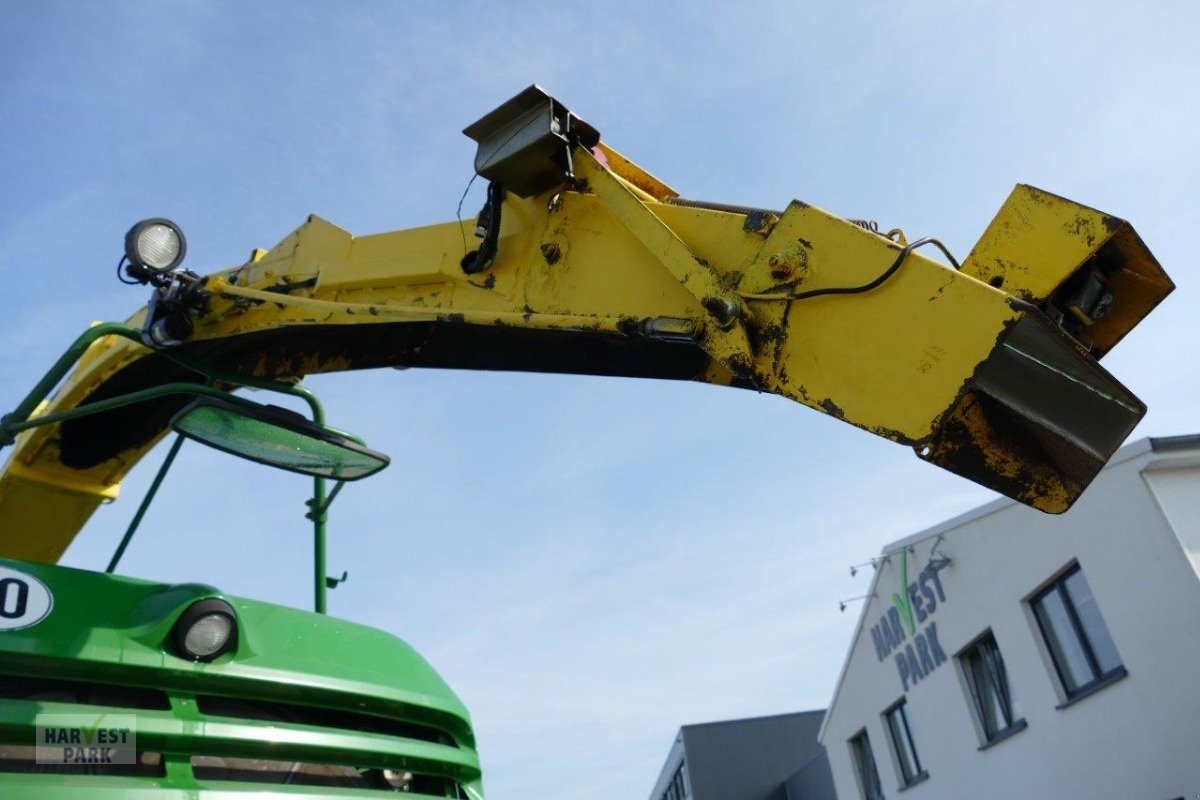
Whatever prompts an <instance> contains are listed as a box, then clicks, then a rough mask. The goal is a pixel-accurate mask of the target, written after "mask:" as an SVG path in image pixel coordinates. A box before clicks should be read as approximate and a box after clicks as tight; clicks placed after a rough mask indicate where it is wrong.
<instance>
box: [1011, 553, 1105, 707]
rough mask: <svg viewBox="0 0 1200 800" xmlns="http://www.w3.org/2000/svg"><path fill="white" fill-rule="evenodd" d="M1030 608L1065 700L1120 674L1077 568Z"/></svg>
mask: <svg viewBox="0 0 1200 800" xmlns="http://www.w3.org/2000/svg"><path fill="white" fill-rule="evenodd" d="M1029 604H1030V606H1031V607H1032V608H1033V615H1034V617H1035V618H1036V619H1037V623H1038V628H1040V629H1041V632H1042V638H1044V639H1045V640H1046V647H1047V648H1048V649H1049V651H1050V658H1051V660H1052V661H1053V662H1054V669H1055V671H1056V672H1057V673H1058V678H1059V680H1060V681H1061V682H1062V686H1063V689H1064V691H1066V694H1067V699H1068V700H1069V699H1072V698H1075V697H1077V696H1079V695H1081V694H1083V693H1085V692H1087V691H1088V690H1090V689H1092V688H1093V687H1096V686H1098V685H1099V684H1100V683H1102V682H1103V681H1106V680H1108V679H1110V678H1115V677H1117V676H1118V675H1123V674H1124V668H1123V667H1122V666H1121V657H1120V656H1119V655H1118V654H1117V646H1116V645H1115V644H1113V640H1112V636H1111V635H1110V634H1109V632H1108V626H1107V625H1105V624H1104V617H1102V616H1101V615H1100V608H1099V606H1097V605H1096V598H1095V597H1094V596H1093V595H1092V589H1091V587H1090V586H1088V582H1087V578H1085V577H1083V571H1082V570H1080V569H1079V565H1075V566H1074V567H1073V568H1071V569H1070V570H1068V571H1067V572H1066V573H1064V574H1063V575H1062V577H1060V578H1058V579H1057V580H1055V581H1054V583H1052V584H1050V585H1049V586H1047V587H1046V588H1045V589H1043V590H1041V591H1040V592H1038V593H1037V594H1036V595H1034V597H1033V599H1032V600H1030V601H1029Z"/></svg>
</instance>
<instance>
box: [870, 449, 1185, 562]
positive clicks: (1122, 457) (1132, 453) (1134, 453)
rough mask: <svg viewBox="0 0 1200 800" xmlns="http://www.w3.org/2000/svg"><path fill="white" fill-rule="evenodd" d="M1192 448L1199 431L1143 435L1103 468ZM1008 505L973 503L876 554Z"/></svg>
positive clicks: (1006, 500) (1012, 502)
mask: <svg viewBox="0 0 1200 800" xmlns="http://www.w3.org/2000/svg"><path fill="white" fill-rule="evenodd" d="M1192 448H1200V434H1198V433H1189V434H1185V435H1182V436H1145V437H1143V438H1141V439H1137V440H1135V441H1132V442H1130V443H1129V444H1126V445H1123V446H1122V447H1121V448H1120V449H1119V450H1117V452H1115V453H1113V455H1112V458H1110V459H1109V460H1108V463H1107V464H1105V465H1104V469H1111V468H1112V467H1115V466H1117V465H1118V464H1123V463H1124V462H1126V461H1129V460H1130V459H1133V458H1138V457H1139V456H1144V455H1146V454H1148V453H1165V452H1178V451H1180V450H1190V449H1192ZM1101 471H1103V470H1101ZM1012 505H1017V501H1016V500H1011V499H1009V498H1007V497H997V498H996V499H995V500H992V501H990V502H987V503H984V504H983V505H981V506H976V507H975V508H972V509H971V510H970V511H966V512H963V513H962V514H959V515H958V516H955V517H951V518H950V519H948V520H946V521H944V522H939V523H938V524H937V525H934V526H933V527H930V528H926V529H924V530H921V531H917V532H916V533H913V534H910V535H909V536H905V537H904V538H903V539H897V540H896V541H894V542H892V543H890V544H886V545H884V546H883V549H882V550H881V551H880V555H888V554H889V553H894V552H896V551H897V550H899V549H900V548H902V547H907V546H908V545H911V544H916V543H917V542H920V541H924V540H925V539H928V538H930V537H933V536H937V535H938V534H939V533H945V532H946V531H949V530H953V529H954V528H958V527H960V526H962V525H966V524H967V523H968V522H974V521H975V520H977V519H982V518H984V517H986V516H988V515H989V514H995V513H996V512H997V511H999V510H1001V509H1003V508H1008V507H1009V506H1012Z"/></svg>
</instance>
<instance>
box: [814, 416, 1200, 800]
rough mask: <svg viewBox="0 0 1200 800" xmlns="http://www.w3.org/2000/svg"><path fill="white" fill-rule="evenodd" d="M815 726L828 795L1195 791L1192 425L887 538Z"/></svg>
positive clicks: (1007, 799) (1199, 764)
mask: <svg viewBox="0 0 1200 800" xmlns="http://www.w3.org/2000/svg"><path fill="white" fill-rule="evenodd" d="M910 615H911V616H910ZM818 738H819V740H820V741H821V743H822V744H823V745H824V747H825V749H826V750H827V753H828V758H829V763H830V766H831V769H832V773H833V779H834V783H835V785H836V788H837V795H838V797H839V798H840V799H841V800H855V799H857V798H863V799H864V800H875V798H879V797H889V798H894V797H896V796H897V795H899V794H900V793H901V792H902V793H903V794H904V797H905V798H911V799H912V800H926V799H927V798H968V797H969V798H972V800H986V799H987V798H998V799H999V798H1004V800H1011V798H1088V800H1104V799H1105V798H1114V800H1117V799H1119V800H1130V799H1131V798H1137V799H1138V800H1171V799H1172V798H1181V797H1189V798H1190V797H1195V796H1196V795H1197V794H1198V793H1200V436H1182V437H1173V438H1168V439H1144V440H1141V441H1139V442H1136V443H1133V444H1131V445H1127V446H1126V447H1124V448H1122V449H1121V450H1120V451H1119V452H1118V453H1117V455H1116V456H1114V458H1113V460H1112V461H1111V462H1110V464H1109V465H1108V466H1107V467H1106V468H1105V469H1104V470H1103V471H1102V472H1101V473H1100V475H1099V476H1098V477H1097V478H1096V481H1095V483H1094V484H1093V485H1092V486H1091V487H1090V488H1089V489H1088V490H1087V491H1086V492H1085V493H1084V495H1083V497H1082V498H1081V499H1080V500H1079V501H1078V502H1077V504H1076V505H1075V507H1074V508H1073V509H1072V510H1071V511H1070V512H1068V513H1067V514H1065V515H1063V516H1059V517H1054V516H1047V515H1043V514H1041V513H1039V512H1037V511H1033V510H1030V509H1028V508H1025V507H1023V506H1021V505H1018V504H1016V503H1014V502H1012V501H1010V500H998V501H995V502H993V503H989V504H988V505H985V506H982V507H981V508H978V509H976V510H975V511H972V512H970V513H968V514H965V515H963V516H961V517H958V518H956V519H952V520H950V521H948V522H946V523H943V524H941V525H938V526H937V527H934V528H931V529H929V530H927V531H924V532H922V533H919V534H917V535H915V536H911V537H909V538H907V539H903V540H901V541H899V542H896V543H894V544H892V545H889V546H888V547H885V548H884V551H883V555H882V557H881V560H880V561H879V562H878V564H877V569H876V571H875V576H874V580H873V583H872V585H871V592H870V597H868V599H867V601H866V603H865V606H864V608H863V612H862V617H861V618H860V619H859V623H858V627H857V629H856V631H855V635H854V639H853V643H852V645H851V649H850V653H849V654H848V656H847V659H846V663H845V665H844V667H843V670H842V674H841V677H840V678H839V680H838V684H837V688H836V689H835V692H834V696H833V700H832V703H831V705H830V708H829V712H828V714H827V715H826V717H825V721H824V724H823V725H822V727H821V730H820V733H819V737H818Z"/></svg>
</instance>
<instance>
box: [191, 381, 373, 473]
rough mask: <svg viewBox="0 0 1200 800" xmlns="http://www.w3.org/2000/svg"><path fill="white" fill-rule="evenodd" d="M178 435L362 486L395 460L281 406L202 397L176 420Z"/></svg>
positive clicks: (289, 467) (268, 461)
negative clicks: (361, 483)
mask: <svg viewBox="0 0 1200 800" xmlns="http://www.w3.org/2000/svg"><path fill="white" fill-rule="evenodd" d="M171 427H172V428H173V429H174V430H175V431H177V432H178V433H180V434H182V435H184V436H186V437H188V438H189V439H195V440H196V441H198V442H203V443H204V444H206V445H208V446H209V447H215V448H216V449H218V450H223V451H225V452H226V453H232V454H233V455H235V456H241V457H242V458H246V459H249V460H251V461H255V462H258V463H259V464H266V465H268V466H271V467H278V468H279V469H285V470H288V471H289V472H299V473H301V474H304V475H312V476H313V477H317V478H332V479H334V480H339V481H356V480H358V479H359V478H365V477H367V476H368V475H374V474H375V473H376V472H378V471H379V470H381V469H383V468H384V467H386V466H387V465H388V464H389V463H390V462H391V460H390V459H389V458H388V457H387V456H385V455H384V454H383V453H377V452H375V451H374V450H369V449H367V448H366V447H363V446H362V445H361V444H358V443H357V442H353V441H351V440H350V439H348V438H347V437H345V436H343V435H342V434H339V433H337V432H335V431H332V430H330V429H328V428H324V427H321V426H320V425H316V424H314V423H312V422H310V421H309V420H307V419H305V418H304V417H302V416H301V415H300V414H297V413H296V412H294V411H289V410H288V409H286V408H279V407H278V406H263V405H259V404H257V403H251V402H249V401H246V400H241V399H240V398H238V399H237V400H236V401H235V400H234V399H232V398H231V399H230V400H223V399H220V398H216V397H201V398H199V399H197V400H196V401H195V402H193V403H191V404H190V405H188V406H187V407H186V408H184V409H183V410H182V411H180V412H179V413H178V414H176V415H175V417H174V418H173V419H172V420H171Z"/></svg>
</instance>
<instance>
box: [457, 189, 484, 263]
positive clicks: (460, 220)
mask: <svg viewBox="0 0 1200 800" xmlns="http://www.w3.org/2000/svg"><path fill="white" fill-rule="evenodd" d="M478 177H479V173H478V172H476V173H475V174H473V175H472V176H471V180H469V181H467V188H465V189H463V193H462V197H460V198H458V210H457V211H455V212H454V216H455V218H456V219H457V220H458V233H459V235H460V236H462V243H463V255H464V256H465V255H466V254H467V235H466V234H465V233H463V229H462V204H463V202H464V201H465V200H466V199H467V192H469V191H471V185H472V184H474V183H475V179H476V178H478Z"/></svg>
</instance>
